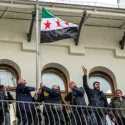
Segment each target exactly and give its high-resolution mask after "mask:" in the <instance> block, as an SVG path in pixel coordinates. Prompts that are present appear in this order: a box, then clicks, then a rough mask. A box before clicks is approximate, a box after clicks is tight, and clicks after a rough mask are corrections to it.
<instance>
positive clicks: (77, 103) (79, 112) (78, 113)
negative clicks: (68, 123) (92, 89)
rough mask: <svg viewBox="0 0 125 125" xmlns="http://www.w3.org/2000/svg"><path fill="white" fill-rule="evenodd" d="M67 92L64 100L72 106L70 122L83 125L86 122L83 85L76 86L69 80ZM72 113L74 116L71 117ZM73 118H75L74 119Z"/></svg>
mask: <svg viewBox="0 0 125 125" xmlns="http://www.w3.org/2000/svg"><path fill="white" fill-rule="evenodd" d="M69 88H70V90H71V92H69V93H68V94H67V95H66V96H65V100H66V101H68V102H69V103H70V105H74V106H72V111H73V114H72V115H71V119H72V124H78V125H85V124H87V114H86V112H85V107H84V106H86V102H85V98H84V94H85V91H84V89H83V87H77V85H76V83H75V82H74V81H70V82H69ZM73 115H74V116H75V117H73ZM74 118H75V119H74Z"/></svg>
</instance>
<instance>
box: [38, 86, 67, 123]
mask: <svg viewBox="0 0 125 125" xmlns="http://www.w3.org/2000/svg"><path fill="white" fill-rule="evenodd" d="M38 101H39V102H44V107H43V115H44V117H45V125H48V124H51V125H59V124H60V125H63V124H64V122H65V118H64V117H63V115H62V113H63V108H62V105H61V104H62V103H63V102H62V97H61V92H60V88H59V86H58V85H53V86H52V89H50V88H48V87H45V86H43V87H42V91H41V93H39V94H38Z"/></svg>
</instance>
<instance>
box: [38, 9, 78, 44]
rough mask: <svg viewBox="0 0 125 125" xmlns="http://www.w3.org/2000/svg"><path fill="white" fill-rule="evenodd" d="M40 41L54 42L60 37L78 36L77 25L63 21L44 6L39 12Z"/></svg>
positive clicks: (60, 38)
mask: <svg viewBox="0 0 125 125" xmlns="http://www.w3.org/2000/svg"><path fill="white" fill-rule="evenodd" d="M40 37H41V38H40V41H41V43H48V42H54V41H58V40H62V39H67V38H73V39H74V41H76V39H77V37H78V25H76V24H73V23H70V22H67V21H64V20H62V19H60V18H58V17H56V16H54V15H53V14H52V12H50V11H49V10H47V9H46V8H43V10H42V13H41V33H40Z"/></svg>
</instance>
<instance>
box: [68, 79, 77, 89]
mask: <svg viewBox="0 0 125 125" xmlns="http://www.w3.org/2000/svg"><path fill="white" fill-rule="evenodd" d="M75 87H77V86H76V83H75V82H74V81H70V82H69V88H70V89H73V88H75Z"/></svg>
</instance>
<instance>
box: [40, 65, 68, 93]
mask: <svg viewBox="0 0 125 125" xmlns="http://www.w3.org/2000/svg"><path fill="white" fill-rule="evenodd" d="M67 77H68V76H67V75H66V72H65V68H64V67H63V66H62V65H60V64H56V63H50V64H47V65H46V66H45V67H44V69H43V71H42V82H43V85H45V86H47V87H49V88H51V87H52V86H53V85H55V84H56V85H59V86H60V90H61V92H63V93H66V92H67V91H68V84H67V81H68V80H67Z"/></svg>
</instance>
